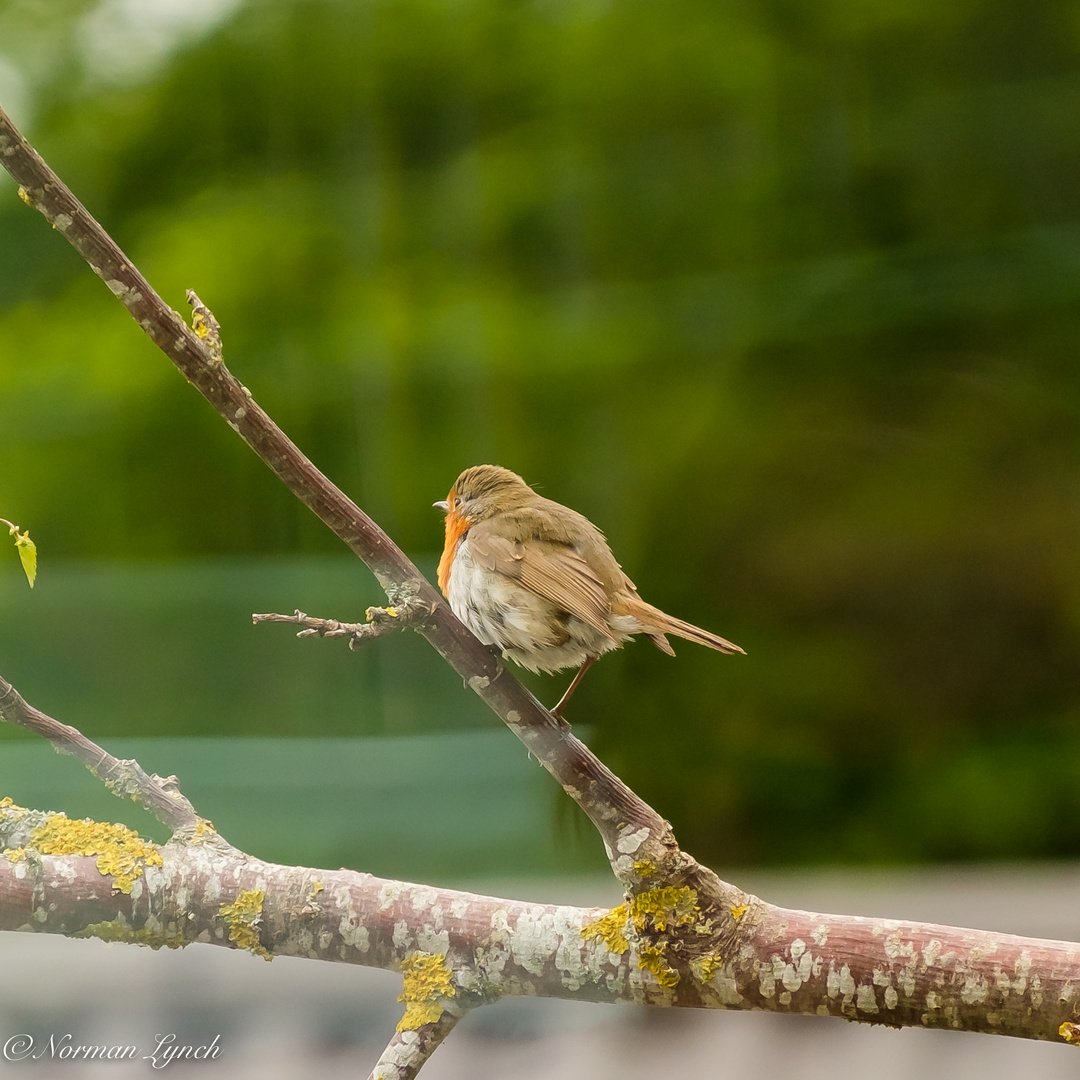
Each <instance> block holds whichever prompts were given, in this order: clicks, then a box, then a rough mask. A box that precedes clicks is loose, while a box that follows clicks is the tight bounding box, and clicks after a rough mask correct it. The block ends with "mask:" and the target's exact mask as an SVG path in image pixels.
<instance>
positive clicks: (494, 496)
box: [434, 465, 536, 529]
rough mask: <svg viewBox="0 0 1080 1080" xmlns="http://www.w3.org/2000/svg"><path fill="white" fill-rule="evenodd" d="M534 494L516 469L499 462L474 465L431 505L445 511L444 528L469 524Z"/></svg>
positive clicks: (509, 507) (510, 506) (527, 498)
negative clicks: (508, 467) (448, 492)
mask: <svg viewBox="0 0 1080 1080" xmlns="http://www.w3.org/2000/svg"><path fill="white" fill-rule="evenodd" d="M534 498H536V492H535V491H533V489H532V488H531V487H529V485H528V484H526V483H525V481H524V480H522V479H521V477H520V476H518V475H517V473H512V472H511V471H510V470H509V469H504V468H502V467H501V466H499V465H473V466H471V467H470V468H468V469H466V470H465V471H464V472H463V473H462V474H461V475H460V476H459V477H458V478H457V479H456V480H455V481H454V486H453V487H452V488H451V489H450V494H449V495H447V496H446V498H445V499H440V500H439V501H438V502H437V503H435V504H434V505H435V506H436V507H437V508H438V509H439V510H441V511H442V512H443V513H444V514H446V521H447V528H448V529H449V528H450V527H451V526H452V525H458V526H459V527H460V526H464V527H465V528H468V527H469V526H470V525H475V524H476V523H477V522H478V521H483V520H484V519H485V518H489V517H492V516H494V515H495V514H501V513H503V512H505V511H507V510H513V509H515V508H516V507H518V506H522V505H524V504H525V503H527V502H529V500H530V499H534Z"/></svg>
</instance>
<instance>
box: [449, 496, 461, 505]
mask: <svg viewBox="0 0 1080 1080" xmlns="http://www.w3.org/2000/svg"><path fill="white" fill-rule="evenodd" d="M450 505H451V506H453V507H458V506H460V505H461V496H460V495H455V496H454V497H453V498H452V499H451V500H450Z"/></svg>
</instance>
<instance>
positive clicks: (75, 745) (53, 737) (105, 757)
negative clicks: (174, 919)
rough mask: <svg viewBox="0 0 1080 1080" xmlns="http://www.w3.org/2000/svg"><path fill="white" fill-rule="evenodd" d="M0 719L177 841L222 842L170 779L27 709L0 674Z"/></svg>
mask: <svg viewBox="0 0 1080 1080" xmlns="http://www.w3.org/2000/svg"><path fill="white" fill-rule="evenodd" d="M0 720H6V721H7V722H8V723H9V724H18V726H19V727H23V728H26V729H27V730H28V731H33V732H36V733H37V734H38V735H41V736H42V737H43V738H46V739H48V740H49V742H51V743H52V744H53V746H54V748H55V749H56V750H57V751H58V752H59V753H61V754H71V755H72V756H73V757H77V758H78V759H79V760H80V761H81V762H82V763H83V764H84V765H85V766H86V767H87V768H88V769H89V770H90V772H91V773H93V774H94V776H96V777H97V778H98V779H99V780H101V781H102V782H103V783H104V784H105V786H106V787H107V788H108V789H109V790H110V791H111V792H112V793H113V794H114V795H116V796H117V797H118V798H121V799H134V800H135V801H136V802H137V803H139V804H140V805H141V806H142V807H144V808H145V809H146V810H148V811H149V812H150V813H151V814H153V815H154V817H156V818H157V819H158V821H160V822H161V823H162V824H163V825H166V826H168V828H170V829H171V830H172V833H173V836H175V837H176V838H177V839H178V840H191V839H193V838H194V837H195V836H196V835H198V836H199V838H200V840H201V841H202V842H213V843H217V844H224V843H225V841H224V840H223V839H222V838H221V837H220V836H219V835H218V834H217V833H216V832H215V831H214V830H213V828H212V826H211V825H210V823H209V822H208V821H206V820H205V819H204V818H201V817H199V815H198V814H196V813H195V809H194V807H193V806H192V805H191V803H190V802H188V800H187V799H186V798H184V796H183V795H181V794H180V789H179V787H178V786H177V780H176V777H175V776H167V777H165V778H164V779H163V778H162V777H160V776H157V775H156V774H153V773H147V772H145V771H144V770H143V768H142V766H141V765H140V764H139V763H138V762H137V761H133V760H131V759H124V760H121V759H120V758H117V757H113V755H112V754H110V753H109V752H108V751H107V750H103V749H102V748H101V747H100V746H98V744H97V743H96V742H93V741H92V740H91V739H88V738H87V737H86V736H85V735H84V734H83V733H82V732H81V731H79V730H78V729H77V728H73V727H70V726H69V725H67V724H62V723H60V721H59V720H54V719H53V718H52V717H51V716H46V715H45V713H43V712H41V710H40V709H35V708H34V706H33V705H30V704H28V703H27V702H26V700H25V699H24V698H23V696H22V695H21V694H20V693H19V692H18V690H16V689H15V687H14V686H12V685H11V683H9V682H8V681H7V679H5V678H4V677H3V676H2V675H0Z"/></svg>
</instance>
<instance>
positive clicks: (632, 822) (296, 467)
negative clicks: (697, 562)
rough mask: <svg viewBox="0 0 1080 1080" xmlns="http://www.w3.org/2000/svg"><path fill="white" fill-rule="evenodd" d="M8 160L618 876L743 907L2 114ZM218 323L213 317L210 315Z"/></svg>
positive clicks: (1, 156) (3, 152)
mask: <svg viewBox="0 0 1080 1080" xmlns="http://www.w3.org/2000/svg"><path fill="white" fill-rule="evenodd" d="M0 164H2V165H3V167H4V168H5V169H6V170H7V171H8V172H9V173H10V174H11V175H12V176H13V177H14V178H15V180H16V181H17V182H18V183H19V185H20V195H21V196H22V198H23V200H24V201H25V202H26V203H27V204H28V205H30V206H32V207H33V208H35V209H36V210H38V211H40V212H41V213H42V214H43V215H44V217H45V218H46V220H48V221H49V222H50V223H51V224H52V225H53V226H54V228H56V229H57V230H58V231H59V232H60V233H62V234H63V235H64V237H65V238H66V239H67V240H68V242H69V243H70V244H71V245H72V246H73V247H74V248H75V249H76V250H77V251H78V252H79V254H81V255H82V256H83V258H84V259H85V260H86V261H87V263H88V264H89V265H90V268H91V269H92V270H93V271H94V273H96V274H97V275H98V276H99V277H100V278H101V279H102V281H104V282H105V284H106V285H107V286H108V288H109V290H110V291H111V292H112V293H113V294H114V295H115V296H116V297H117V298H118V299H119V300H120V302H121V303H122V304H123V305H124V306H125V307H126V308H127V310H128V311H129V312H130V314H131V316H132V318H134V319H135V321H136V322H137V323H138V324H139V326H140V327H141V328H142V329H143V330H144V331H145V332H146V334H147V335H149V337H150V338H151V340H152V341H153V342H154V344H155V345H157V346H158V348H160V349H161V351H162V352H164V353H165V355H166V356H167V357H168V358H169V359H170V360H171V361H172V362H173V363H174V364H175V365H176V367H177V368H178V369H179V370H180V372H181V373H182V374H183V375H184V376H185V378H187V379H188V381H189V382H191V383H192V385H193V386H195V388H196V389H197V390H198V391H199V392H200V393H201V394H202V395H203V396H204V397H205V398H206V399H207V401H209V402H210V404H211V405H213V407H214V408H215V409H216V410H217V411H218V412H219V413H220V414H221V416H222V417H223V418H224V420H225V421H226V423H227V424H228V425H229V427H231V428H232V429H233V430H234V431H235V432H236V433H237V434H238V435H239V436H240V437H241V438H242V439H243V440H244V441H245V442H246V443H247V444H248V446H250V447H251V449H252V450H254V451H255V453H256V454H258V455H259V457H260V458H261V459H262V460H263V461H264V462H265V463H266V465H267V466H268V467H269V468H270V469H272V470H273V471H274V473H275V474H276V475H277V476H278V477H279V478H280V479H281V480H282V482H283V483H284V484H285V485H286V486H287V487H288V488H289V490H290V491H291V492H292V493H293V494H294V495H296V497H297V498H298V499H300V500H301V501H302V502H303V503H304V504H305V505H306V506H307V507H309V508H310V509H311V510H312V511H313V512H314V513H315V514H316V515H317V516H318V517H319V518H320V519H321V520H322V521H323V522H324V523H325V524H326V525H327V526H328V527H329V528H330V529H331V530H332V531H333V532H334V533H336V534H337V536H338V537H339V538H340V539H341V540H342V541H344V543H345V544H346V545H348V547H349V548H350V549H351V550H352V551H353V552H354V553H355V554H356V555H357V556H359V558H361V559H362V560H363V561H364V562H365V563H366V564H367V566H368V567H369V568H370V569H371V571H372V573H374V575H375V577H376V578H377V579H378V581H379V584H380V585H381V586H382V588H383V589H384V591H385V592H386V595H387V597H388V599H389V601H390V604H391V606H393V607H406V606H411V605H421V606H423V607H424V608H426V609H428V611H429V612H430V614H429V615H428V616H427V617H426V618H425V619H424V620H423V621H422V622H420V623H418V624H417V627H416V629H417V630H418V632H419V633H421V634H422V635H423V636H424V637H425V638H426V639H427V640H428V641H429V642H430V644H431V645H432V646H433V647H434V648H435V649H436V650H437V651H438V652H439V653H440V654H441V655H442V656H443V658H444V659H445V660H446V661H447V662H448V663H449V664H450V665H451V667H453V668H454V670H455V671H456V672H457V673H458V674H459V675H460V676H461V677H462V679H464V681H465V683H466V685H468V686H469V687H470V688H471V689H472V690H473V691H474V692H475V693H477V694H478V695H479V696H480V697H481V698H482V699H483V700H484V701H485V703H486V704H487V705H488V706H490V708H491V709H492V710H494V712H495V713H496V714H498V716H500V717H501V718H502V720H503V721H504V722H505V723H506V724H507V726H508V727H509V728H510V730H511V731H513V732H514V734H515V735H517V736H518V738H519V739H521V741H522V742H523V743H525V745H526V746H527V747H528V749H529V751H530V752H531V753H532V754H533V755H535V756H536V757H537V758H538V759H539V761H540V762H541V763H542V764H543V766H544V768H545V769H547V771H548V772H549V773H551V774H552V775H553V776H554V777H555V779H556V780H558V782H559V783H560V784H561V785H562V786H563V789H564V790H565V791H566V792H567V793H568V794H569V795H570V796H571V797H572V798H573V799H574V800H575V801H576V802H577V803H578V805H579V806H581V808H582V809H583V810H584V811H585V813H586V814H587V815H588V816H589V818H590V819H591V820H592V822H593V824H594V825H595V826H596V828H597V830H598V831H599V832H600V835H601V837H602V838H603V840H604V845H605V848H606V850H607V854H608V859H609V861H610V863H611V866H612V869H613V871H614V872H615V874H616V876H617V877H618V878H619V880H620V881H621V882H622V883H623V885H624V886H625V887H626V888H627V889H629V890H631V891H641V890H642V889H648V888H651V887H655V886H656V885H657V884H658V883H670V884H683V883H693V884H694V885H695V887H696V888H699V889H701V890H703V891H704V892H705V893H707V894H709V895H711V896H713V897H715V898H716V899H717V905H716V912H715V916H716V917H718V918H726V915H723V914H722V913H723V912H726V911H728V910H730V908H731V907H733V906H737V905H738V904H739V903H741V899H740V897H741V894H740V893H738V891H737V890H734V889H732V888H731V887H730V886H727V885H725V884H724V883H723V882H721V881H720V879H719V878H717V877H716V875H714V874H713V873H712V872H711V871H709V870H707V869H706V868H704V867H702V866H700V865H699V864H698V863H697V862H696V861H695V860H694V859H692V858H691V857H690V856H688V855H686V854H685V853H683V852H682V851H680V849H679V847H678V844H677V843H676V841H675V837H674V835H673V834H672V832H671V828H670V826H669V825H668V823H667V822H666V821H664V819H663V818H662V817H661V816H660V815H659V814H658V813H657V812H656V811H655V810H653V809H652V807H650V806H649V805H648V804H647V803H645V802H644V801H643V800H642V799H640V798H639V797H638V796H637V795H636V794H635V793H634V792H633V791H631V790H630V789H629V788H628V787H627V786H626V785H625V784H624V783H623V782H622V781H621V780H619V778H618V777H616V776H615V775H614V773H612V772H611V771H610V770H609V769H608V768H607V767H606V766H605V765H604V764H603V763H602V762H601V761H599V759H597V758H596V756H595V755H594V754H592V752H591V751H590V750H589V749H588V748H587V747H586V746H585V745H584V744H583V743H582V742H581V741H580V740H579V739H577V738H576V737H575V736H574V735H573V733H572V732H571V731H570V728H569V725H567V724H566V723H565V722H564V721H562V720H561V719H559V718H557V717H555V716H553V715H552V714H551V713H549V712H548V711H547V710H546V709H545V708H544V707H543V706H542V705H541V704H540V703H539V702H538V701H537V700H536V698H535V697H533V695H532V694H530V693H529V692H528V691H527V690H526V689H525V688H524V687H523V686H522V685H521V684H520V683H519V682H518V681H517V680H516V679H515V678H514V677H513V676H512V675H511V674H510V673H509V672H508V671H507V670H506V668H505V667H504V666H503V664H502V662H501V661H500V660H499V659H497V658H496V657H494V656H493V655H492V654H491V652H490V651H489V650H488V649H487V647H486V646H484V645H483V644H482V643H481V642H480V641H479V640H478V639H477V638H475V637H474V636H473V635H472V634H471V633H470V632H469V631H468V630H467V629H466V628H465V627H464V626H463V625H462V624H461V623H460V622H459V621H458V619H457V618H456V617H455V616H454V614H453V612H451V610H450V608H449V606H448V605H447V604H446V603H445V602H444V600H443V599H442V597H441V596H440V595H439V593H438V592H437V591H436V590H435V588H434V587H433V586H432V585H431V584H430V582H428V581H427V579H426V578H425V577H424V576H423V575H422V574H421V573H420V571H419V570H418V569H417V568H416V566H414V565H413V563H412V562H411V561H410V560H409V559H408V557H407V556H406V555H405V554H404V552H402V551H401V549H400V548H398V547H397V545H396V544H395V543H394V542H393V541H392V540H391V539H390V537H389V536H387V534H386V533H385V532H383V530H382V529H381V528H380V527H379V526H378V525H377V524H376V523H375V522H374V521H372V519H371V518H369V517H368V516H367V514H365V513H364V512H363V511H362V510H361V509H360V508H359V507H358V506H357V505H356V504H355V503H353V502H352V501H351V500H350V499H349V498H348V497H347V496H346V495H345V494H344V493H343V492H342V491H341V490H340V489H339V488H338V487H336V486H335V485H334V484H332V483H331V482H330V480H329V479H327V478H326V477H325V476H324V475H323V474H322V473H321V472H319V470H318V469H317V468H316V467H315V466H314V465H313V464H312V462H311V461H309V460H308V458H307V457H305V456H304V454H303V453H301V451H300V449H299V448H298V447H297V446H296V444H295V443H293V442H292V441H291V440H290V439H289V438H288V437H287V436H286V435H285V433H284V432H283V431H282V430H281V429H280V428H279V427H278V426H277V424H275V423H274V421H273V420H271V418H270V417H269V416H268V415H267V413H266V412H265V411H264V410H263V409H262V408H261V407H260V406H259V405H258V404H257V403H256V401H255V400H254V398H253V397H252V394H251V392H250V391H249V390H248V389H247V387H245V386H243V385H242V384H241V383H240V382H239V380H238V379H236V378H235V377H234V376H233V375H232V374H231V372H230V371H229V370H228V368H227V367H226V366H225V363H224V362H223V360H222V357H221V350H220V339H219V337H218V336H217V329H216V322H214V323H212V322H210V321H209V320H207V318H206V314H208V313H206V309H205V307H204V306H203V305H202V304H201V302H198V300H197V298H195V299H194V301H193V302H194V303H197V304H198V306H197V308H196V311H197V314H198V317H199V321H198V322H197V325H198V328H199V331H200V333H201V334H202V335H203V336H204V337H206V338H207V339H209V340H208V341H205V340H203V338H202V337H200V336H199V334H197V333H196V332H195V331H193V330H191V329H190V328H189V327H188V326H187V325H186V324H185V323H184V320H183V319H182V318H181V317H180V315H179V314H178V313H177V312H176V311H174V310H173V309H172V308H171V307H169V306H168V305H167V304H166V303H165V302H164V301H163V300H162V299H161V297H160V296H158V294H157V293H156V292H155V291H154V289H153V288H152V287H151V285H150V283H149V282H148V281H147V280H146V278H145V277H143V275H142V274H141V273H140V272H139V271H138V270H137V269H136V267H135V266H134V265H133V264H132V262H131V260H130V259H128V258H127V256H126V255H125V254H124V253H123V251H121V249H120V248H119V246H118V245H117V244H116V242H115V241H114V240H113V239H112V237H111V236H109V234H108V233H107V232H106V231H105V230H104V229H103V228H102V227H101V225H100V224H99V223H98V222H97V221H96V220H95V219H94V218H93V217H92V216H91V214H90V213H89V211H87V209H86V208H85V207H84V206H83V205H82V203H80V202H79V200H78V199H77V198H76V197H75V196H74V194H72V192H71V191H70V189H69V188H68V187H67V185H66V184H64V182H63V181H62V180H61V179H60V178H59V177H58V176H57V175H56V173H55V172H53V170H52V169H50V168H49V166H48V165H47V164H46V163H45V162H44V160H42V158H41V156H40V155H39V154H38V153H37V151H36V150H34V148H33V147H32V146H30V144H29V143H28V142H27V141H26V139H25V138H24V137H23V135H22V134H21V133H20V132H19V130H18V129H17V128H16V127H15V125H14V124H13V123H12V121H11V120H10V118H9V117H8V116H7V115H6V114H5V113H4V112H3V111H2V110H0ZM210 318H211V319H212V316H211V317H210Z"/></svg>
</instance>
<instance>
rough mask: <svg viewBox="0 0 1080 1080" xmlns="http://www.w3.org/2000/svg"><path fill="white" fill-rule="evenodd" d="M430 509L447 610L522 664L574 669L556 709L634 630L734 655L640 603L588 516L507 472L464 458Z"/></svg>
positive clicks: (664, 645) (725, 644) (664, 644)
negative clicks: (439, 522)
mask: <svg viewBox="0 0 1080 1080" xmlns="http://www.w3.org/2000/svg"><path fill="white" fill-rule="evenodd" d="M434 506H436V507H437V508H438V509H439V510H442V511H443V513H444V514H446V544H445V546H444V547H443V553H442V558H441V559H440V560H439V571H438V576H439V588H440V589H442V591H443V595H444V596H445V597H446V599H447V600H449V601H450V607H451V609H452V610H453V612H454V614H455V615H456V616H457V617H458V618H459V619H460V620H461V621H462V622H463V623H464V624H465V625H466V626H467V627H468V628H469V629H470V630H471V631H472V632H473V633H474V634H475V635H476V636H477V637H478V638H479V639H480V640H481V641H482V642H484V644H485V645H495V646H497V647H498V648H499V649H501V650H502V653H503V656H507V657H509V658H510V659H511V660H513V661H514V662H515V663H517V664H520V665H521V666H522V667H524V668H528V669H529V671H545V672H550V671H561V670H562V669H563V668H568V667H574V666H578V667H579V670H578V673H577V675H575V676H574V680H573V682H572V683H571V684H570V686H569V688H568V689H567V691H566V693H565V694H563V696H562V698H561V700H560V701H559V703H558V704H557V705H556V706H555V708H554V709H552V712H553V713H555V715H556V716H558V715H560V714H561V712H562V709H563V707H564V706H565V705H566V702H567V701H568V700H569V698H570V695H571V694H572V693H573V692H574V690H576V689H577V686H578V683H580V682H581V679H582V676H583V675H584V674H585V672H586V671H588V669H589V668H590V667H591V666H592V664H593V663H594V662H595V661H596V658H597V657H598V656H602V655H603V654H604V653H606V652H610V651H611V650H612V649H618V648H621V647H622V645H623V644H624V643H625V642H627V641H628V640H629V639H630V637H631V636H632V635H633V634H645V635H646V636H647V637H648V638H650V639H651V640H652V642H653V644H654V645H655V646H656V647H657V648H658V649H662V650H663V651H664V652H666V653H667V654H668V655H670V656H674V655H675V650H674V649H673V648H672V647H671V645H669V644H668V640H667V638H666V637H665V636H664V635H665V634H675V635H676V636H678V637H682V638H686V639H687V640H688V641H696V642H698V643H699V644H701V645H707V646H708V647H709V648H710V649H716V650H717V651H718V652H723V653H741V652H743V650H742V649H740V648H739V646H738V645H733V644H732V643H731V642H730V641H725V640H724V638H722V637H718V636H717V635H716V634H710V633H709V631H708V630H702V629H700V628H699V627H697V626H692V625H691V624H690V623H687V622H683V621H682V620H681V619H676V618H673V617H672V616H671V615H667V614H665V613H664V612H662V611H661V610H660V609H659V608H654V607H653V606H652V604H647V603H645V601H644V600H642V599H641V597H640V596H638V593H637V587H636V586H635V585H634V583H633V582H632V581H631V580H630V579H629V578H628V577H627V576H626V574H624V573H623V571H622V568H621V567H620V566H619V564H618V563H617V562H616V561H615V556H614V555H612V554H611V548H610V547H608V543H607V540H605V539H604V534H603V533H602V532H601V531H600V530H599V529H598V528H597V527H596V526H595V525H594V524H593V523H592V522H591V521H589V519H588V518H586V517H585V516H584V515H582V514H579V513H578V512H577V511H576V510H571V509H570V508H569V507H567V506H562V505H560V504H559V503H557V502H552V500H551V499H545V498H544V497H543V496H541V495H537V493H536V492H535V491H533V489H532V488H531V487H529V485H528V484H526V483H525V481H524V480H522V478H521V477H520V476H518V475H517V474H516V473H512V472H511V471H510V470H509V469H504V468H502V467H500V466H498V465H473V466H472V467H471V468H468V469H466V470H465V471H464V472H463V473H462V474H461V475H460V476H459V477H458V478H457V480H455V481H454V486H453V487H452V488H451V489H450V494H449V495H447V496H446V499H445V500H440V501H439V502H437V503H434Z"/></svg>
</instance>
